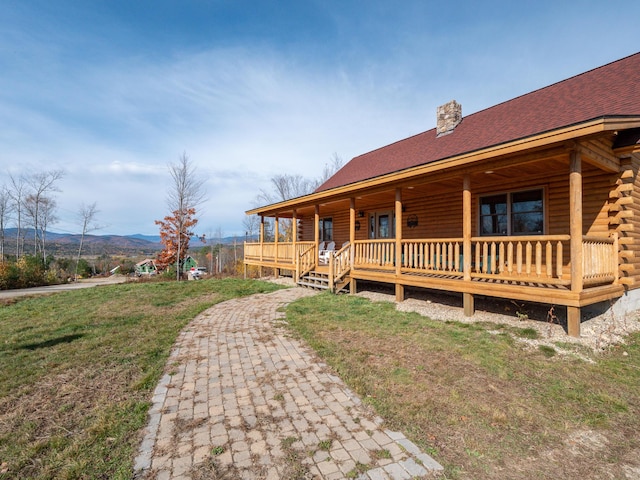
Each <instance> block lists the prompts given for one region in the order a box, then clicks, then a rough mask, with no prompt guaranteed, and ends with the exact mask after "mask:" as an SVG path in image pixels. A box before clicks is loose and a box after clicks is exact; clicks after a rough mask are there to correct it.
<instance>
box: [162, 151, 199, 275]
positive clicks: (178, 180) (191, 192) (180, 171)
mask: <svg viewBox="0 0 640 480" xmlns="http://www.w3.org/2000/svg"><path fill="white" fill-rule="evenodd" d="M169 173H170V174H171V179H172V181H173V184H172V185H171V187H170V188H169V191H168V193H167V206H168V207H169V211H170V212H171V213H172V214H173V215H175V220H176V224H175V226H176V228H177V249H178V251H177V256H176V259H177V260H176V263H177V265H176V267H177V268H176V278H177V280H180V270H181V262H180V260H181V258H182V256H183V253H184V252H182V251H181V248H182V242H181V238H182V235H183V234H184V233H185V230H186V229H187V228H188V227H187V223H188V221H189V220H190V218H191V214H190V212H192V211H194V210H196V209H197V207H198V206H200V205H201V204H202V203H203V202H204V201H205V199H206V192H205V191H204V179H203V178H199V177H198V175H197V174H196V168H195V167H194V166H193V164H192V163H191V160H190V159H189V157H188V156H187V154H186V153H183V154H182V156H181V157H180V158H179V160H178V163H175V164H171V165H169Z"/></svg>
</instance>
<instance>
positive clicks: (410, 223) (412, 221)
mask: <svg viewBox="0 0 640 480" xmlns="http://www.w3.org/2000/svg"><path fill="white" fill-rule="evenodd" d="M417 226H418V216H417V215H409V216H408V217H407V227H409V228H415V227H417Z"/></svg>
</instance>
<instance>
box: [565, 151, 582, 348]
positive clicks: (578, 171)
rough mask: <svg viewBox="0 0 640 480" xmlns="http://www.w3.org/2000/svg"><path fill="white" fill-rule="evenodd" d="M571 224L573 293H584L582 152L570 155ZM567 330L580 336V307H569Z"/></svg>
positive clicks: (570, 333) (575, 335)
mask: <svg viewBox="0 0 640 480" xmlns="http://www.w3.org/2000/svg"><path fill="white" fill-rule="evenodd" d="M569 220H570V222H569V224H570V234H571V292H572V293H575V294H580V292H582V288H583V283H582V276H583V271H582V159H581V157H580V152H578V151H576V150H573V151H571V154H570V170H569ZM567 330H568V332H567V333H569V335H571V336H572V337H579V336H580V307H567Z"/></svg>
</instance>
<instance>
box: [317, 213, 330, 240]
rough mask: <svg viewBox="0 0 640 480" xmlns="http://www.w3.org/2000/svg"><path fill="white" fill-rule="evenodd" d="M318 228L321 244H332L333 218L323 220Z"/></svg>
mask: <svg viewBox="0 0 640 480" xmlns="http://www.w3.org/2000/svg"><path fill="white" fill-rule="evenodd" d="M318 228H319V233H320V241H321V242H330V241H332V240H333V218H330V217H329V218H321V219H320V225H319V226H318Z"/></svg>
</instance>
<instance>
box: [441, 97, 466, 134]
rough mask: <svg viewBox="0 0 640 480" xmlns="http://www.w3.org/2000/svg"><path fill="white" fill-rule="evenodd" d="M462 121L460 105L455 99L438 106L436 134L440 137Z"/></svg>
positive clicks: (451, 130)
mask: <svg viewBox="0 0 640 480" xmlns="http://www.w3.org/2000/svg"><path fill="white" fill-rule="evenodd" d="M461 121H462V105H460V104H459V103H458V102H456V101H455V100H451V101H450V102H449V103H445V104H444V105H441V106H439V107H438V123H437V126H436V136H438V137H442V136H443V135H448V134H450V133H451V132H453V129H454V128H456V127H457V126H458V124H459V123H460V122H461Z"/></svg>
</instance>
